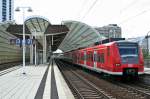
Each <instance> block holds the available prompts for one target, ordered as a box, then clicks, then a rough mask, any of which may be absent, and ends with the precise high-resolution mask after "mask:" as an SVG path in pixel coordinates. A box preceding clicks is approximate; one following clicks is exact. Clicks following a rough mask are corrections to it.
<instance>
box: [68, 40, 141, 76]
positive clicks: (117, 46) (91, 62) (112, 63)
mask: <svg viewBox="0 0 150 99" xmlns="http://www.w3.org/2000/svg"><path fill="white" fill-rule="evenodd" d="M67 54H68V53H67ZM69 57H70V59H72V60H73V62H74V63H76V64H79V65H81V66H84V67H86V68H88V69H91V70H95V71H98V72H104V73H108V74H111V75H138V74H143V73H144V61H143V55H142V51H141V49H140V48H139V46H138V44H137V43H134V42H127V41H114V42H111V43H107V44H101V45H98V46H94V47H90V48H85V49H81V50H76V51H72V52H69Z"/></svg>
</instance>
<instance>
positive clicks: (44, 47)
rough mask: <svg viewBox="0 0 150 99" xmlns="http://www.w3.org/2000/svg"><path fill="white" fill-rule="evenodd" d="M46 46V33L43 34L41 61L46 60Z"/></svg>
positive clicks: (44, 61)
mask: <svg viewBox="0 0 150 99" xmlns="http://www.w3.org/2000/svg"><path fill="white" fill-rule="evenodd" d="M46 47H47V42H46V35H44V36H43V63H46V62H47V57H46V52H47V51H46Z"/></svg>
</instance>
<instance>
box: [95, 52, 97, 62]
mask: <svg viewBox="0 0 150 99" xmlns="http://www.w3.org/2000/svg"><path fill="white" fill-rule="evenodd" d="M94 61H95V62H96V61H97V54H95V53H94Z"/></svg>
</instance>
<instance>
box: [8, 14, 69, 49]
mask: <svg viewBox="0 0 150 99" xmlns="http://www.w3.org/2000/svg"><path fill="white" fill-rule="evenodd" d="M7 31H8V32H10V33H11V34H14V35H16V36H18V37H20V38H21V37H22V31H23V25H18V24H10V25H9V27H8V28H7ZM68 31H69V29H68V28H67V27H66V26H65V25H52V24H51V23H50V21H49V20H48V19H46V18H44V17H41V16H32V17H29V18H27V19H26V20H25V33H26V38H29V36H30V35H31V34H32V35H34V36H36V39H37V41H38V42H39V44H40V45H41V46H43V39H44V38H43V37H44V35H45V36H46V40H47V47H48V46H52V47H51V50H52V51H56V50H57V48H58V46H59V45H60V43H61V42H62V40H63V39H64V37H65V35H66V34H67V33H68Z"/></svg>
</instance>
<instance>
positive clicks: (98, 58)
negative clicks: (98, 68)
mask: <svg viewBox="0 0 150 99" xmlns="http://www.w3.org/2000/svg"><path fill="white" fill-rule="evenodd" d="M97 62H101V57H100V54H97Z"/></svg>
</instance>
